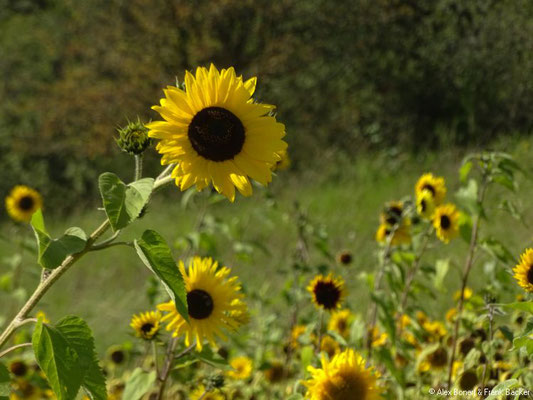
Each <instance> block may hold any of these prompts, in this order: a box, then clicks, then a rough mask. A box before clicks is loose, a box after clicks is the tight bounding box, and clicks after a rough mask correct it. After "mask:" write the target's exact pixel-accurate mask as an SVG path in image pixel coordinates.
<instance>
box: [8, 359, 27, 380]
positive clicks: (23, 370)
mask: <svg viewBox="0 0 533 400" xmlns="http://www.w3.org/2000/svg"><path fill="white" fill-rule="evenodd" d="M9 371H10V372H11V373H12V374H13V375H15V376H17V377H19V378H20V377H22V376H25V375H26V374H27V373H28V365H27V364H26V363H25V362H24V361H23V360H15V361H11V362H10V363H9Z"/></svg>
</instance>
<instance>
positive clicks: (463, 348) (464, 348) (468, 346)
mask: <svg viewBox="0 0 533 400" xmlns="http://www.w3.org/2000/svg"><path fill="white" fill-rule="evenodd" d="M474 345H475V343H474V340H472V339H470V338H466V339H463V340H462V341H461V343H459V351H460V352H461V354H462V355H463V356H466V355H467V354H468V353H469V352H470V350H472V349H473V348H474Z"/></svg>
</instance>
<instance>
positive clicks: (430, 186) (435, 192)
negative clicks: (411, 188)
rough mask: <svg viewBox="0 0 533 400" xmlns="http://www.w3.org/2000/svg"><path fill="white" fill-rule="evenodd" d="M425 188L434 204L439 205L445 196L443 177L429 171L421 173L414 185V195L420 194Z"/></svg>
mask: <svg viewBox="0 0 533 400" xmlns="http://www.w3.org/2000/svg"><path fill="white" fill-rule="evenodd" d="M426 190H427V191H428V192H430V193H431V197H432V198H433V202H434V204H435V206H440V205H441V204H442V202H443V201H444V198H445V197H446V185H445V183H444V178H441V177H440V176H435V175H433V174H431V173H428V174H424V175H422V176H421V177H420V178H419V179H418V181H417V182H416V185H415V194H416V197H417V198H418V197H420V196H422V194H423V193H424V191H426Z"/></svg>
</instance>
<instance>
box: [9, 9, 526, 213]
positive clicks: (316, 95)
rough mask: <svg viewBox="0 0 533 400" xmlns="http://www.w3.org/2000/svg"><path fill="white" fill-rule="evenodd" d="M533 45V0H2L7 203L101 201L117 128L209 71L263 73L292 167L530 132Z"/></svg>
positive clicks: (117, 163)
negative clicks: (18, 192) (30, 193)
mask: <svg viewBox="0 0 533 400" xmlns="http://www.w3.org/2000/svg"><path fill="white" fill-rule="evenodd" d="M532 49H533V2H531V1H530V0H469V1H461V0H417V1H414V0H355V1H336V2H332V1H327V0H307V1H300V0H280V1H270V0H257V1H252V0H210V1H205V0H200V1H180V0H150V1H148V0H128V1H126V0H87V1H75V0H33V1H32V0H0V54H1V57H0V73H1V77H2V79H1V84H0V98H1V99H2V100H1V102H0V152H1V154H2V156H1V157H0V195H2V197H4V195H5V194H6V193H7V192H8V190H9V189H10V188H11V187H12V186H13V185H15V184H18V183H24V184H29V185H31V186H33V187H36V188H37V189H39V190H40V191H41V192H42V193H43V194H44V196H45V199H46V203H48V204H52V203H53V204H56V205H60V206H61V209H62V210H68V209H69V207H72V205H73V204H75V205H76V206H80V205H81V204H83V203H84V202H89V201H91V204H94V203H92V199H93V198H94V197H95V195H96V177H97V175H98V174H99V173H100V172H102V171H103V170H109V169H112V170H115V171H118V172H120V173H121V175H122V176H123V178H124V179H129V178H130V177H129V174H131V165H130V163H131V160H130V159H128V158H127V157H126V156H122V155H121V156H117V154H118V150H117V149H116V146H115V145H114V143H113V136H114V135H115V130H116V128H117V127H118V126H122V125H125V124H126V122H127V120H128V119H130V120H132V119H135V118H136V117H137V115H139V116H140V117H141V119H143V120H144V121H148V120H149V119H152V118H153V119H158V115H157V114H156V113H155V112H153V111H151V110H150V106H151V105H154V104H156V103H158V101H159V98H160V97H161V95H162V88H163V87H164V86H166V85H169V84H174V83H175V79H176V78H178V79H182V78H183V74H184V70H185V69H191V68H195V67H196V66H198V65H208V64H209V63H210V62H214V63H215V64H216V65H217V66H218V67H228V66H232V65H233V66H235V67H236V69H237V71H238V73H242V74H243V75H244V76H245V77H249V76H258V77H259V85H258V93H257V98H258V99H259V100H261V101H265V102H268V103H272V104H276V105H277V106H278V117H279V119H280V120H281V121H283V122H284V123H285V124H286V126H287V133H288V136H287V140H288V141H289V143H290V153H291V157H292V158H293V160H294V163H293V165H294V167H295V169H296V171H299V170H300V171H301V170H306V169H309V168H315V167H317V166H320V165H321V164H322V163H323V162H329V161H328V160H332V159H334V158H335V157H337V156H339V154H341V153H343V154H342V157H346V158H347V159H348V160H353V159H357V157H358V156H359V155H360V154H362V152H363V151H364V152H368V151H371V152H372V151H375V152H377V151H379V152H380V153H381V154H383V153H384V152H385V151H386V153H387V154H388V159H389V160H391V159H395V158H397V157H398V155H399V154H401V153H404V152H414V153H415V154H416V152H420V151H425V150H426V149H428V148H429V149H435V148H437V149H438V148H442V147H449V146H452V147H453V146H457V147H464V146H467V145H468V146H475V145H478V144H483V145H486V144H487V143H490V141H491V140H493V139H494V138H495V137H497V136H502V135H503V136H506V137H507V136H513V137H516V136H521V135H529V134H530V133H531V131H532V126H533V113H532V112H531V110H532V109H533V52H532V51H531V50H532ZM331 154H335V157H332V156H331ZM157 163H158V157H156V156H155V155H154V156H153V157H148V170H149V171H150V170H151V171H155V168H156V166H157ZM2 214H3V216H2V217H1V218H5V214H4V213H2Z"/></svg>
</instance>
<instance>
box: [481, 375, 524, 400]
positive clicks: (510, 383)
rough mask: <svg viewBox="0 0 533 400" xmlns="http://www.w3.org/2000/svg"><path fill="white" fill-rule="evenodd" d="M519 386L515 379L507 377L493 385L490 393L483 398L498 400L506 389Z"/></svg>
mask: <svg viewBox="0 0 533 400" xmlns="http://www.w3.org/2000/svg"><path fill="white" fill-rule="evenodd" d="M519 386H520V385H519V383H518V380H517V379H509V380H506V381H503V382H501V383H498V384H497V385H496V386H494V389H492V390H491V391H490V392H491V393H492V394H491V395H490V396H489V397H487V398H486V399H485V400H498V399H500V398H501V397H502V394H505V393H506V391H507V390H510V389H514V388H518V387H519ZM487 390H488V389H487Z"/></svg>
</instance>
